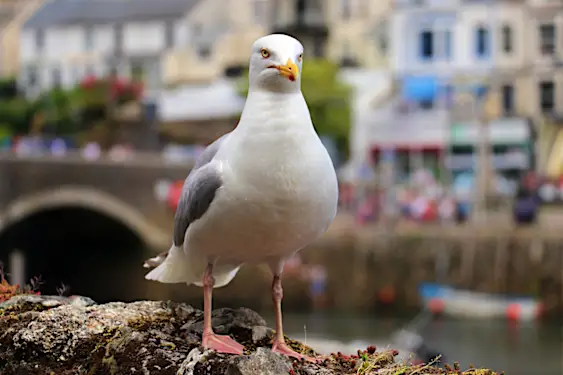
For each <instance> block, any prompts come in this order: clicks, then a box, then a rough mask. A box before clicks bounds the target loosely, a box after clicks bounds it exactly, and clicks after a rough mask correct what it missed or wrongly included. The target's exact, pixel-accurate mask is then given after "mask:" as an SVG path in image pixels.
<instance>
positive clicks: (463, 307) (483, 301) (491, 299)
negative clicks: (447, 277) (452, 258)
mask: <svg viewBox="0 0 563 375" xmlns="http://www.w3.org/2000/svg"><path fill="white" fill-rule="evenodd" d="M418 294H419V296H420V298H421V300H422V302H423V304H424V307H425V308H426V309H428V311H430V312H432V313H433V314H435V315H440V314H444V315H449V316H453V317H459V318H468V319H496V318H504V319H509V320H517V321H532V320H535V319H538V318H540V316H541V314H542V312H543V305H542V303H541V301H540V300H538V299H537V298H534V297H527V296H524V297H515V296H509V295H502V294H493V293H483V292H475V291H471V290H465V289H458V288H455V287H452V286H449V285H444V284H436V283H422V284H420V285H419V288H418Z"/></svg>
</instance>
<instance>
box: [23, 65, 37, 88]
mask: <svg viewBox="0 0 563 375" xmlns="http://www.w3.org/2000/svg"><path fill="white" fill-rule="evenodd" d="M26 70H27V72H26V76H27V79H26V81H27V82H26V83H27V86H28V87H31V88H33V87H35V86H37V84H38V83H39V77H38V73H37V67H35V66H28V67H27V69H26Z"/></svg>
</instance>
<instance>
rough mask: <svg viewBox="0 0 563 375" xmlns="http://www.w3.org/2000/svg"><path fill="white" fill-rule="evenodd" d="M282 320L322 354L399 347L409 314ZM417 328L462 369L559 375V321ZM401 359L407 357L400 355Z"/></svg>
mask: <svg viewBox="0 0 563 375" xmlns="http://www.w3.org/2000/svg"><path fill="white" fill-rule="evenodd" d="M263 316H266V319H267V321H268V323H269V324H270V325H271V326H272V324H273V319H272V317H271V316H270V315H267V313H266V314H263ZM284 320H285V329H286V332H287V334H288V335H289V336H291V337H293V338H296V339H299V340H303V341H306V342H307V343H308V344H309V345H310V346H312V347H313V348H314V349H316V350H317V351H319V352H323V353H328V352H332V351H334V350H340V351H342V352H343V353H345V352H349V353H354V352H355V351H356V350H357V349H365V348H366V347H367V346H368V345H376V346H377V347H378V348H380V349H382V348H385V347H391V348H398V347H397V346H396V344H395V343H394V342H392V338H391V337H392V335H393V333H394V332H396V330H398V329H400V328H402V327H404V326H405V325H406V324H407V323H409V321H410V319H409V318H408V317H404V318H390V317H381V318H378V317H377V316H375V315H374V316H365V315H364V316H356V315H342V314H331V313H316V314H291V313H287V314H285V316H284ZM420 328H421V330H420V333H421V335H422V336H423V337H424V339H425V342H426V343H427V344H428V345H429V346H430V347H431V348H432V349H434V350H436V351H438V352H441V353H442V355H443V356H444V357H445V360H446V362H447V363H450V364H452V363H453V362H454V361H457V362H459V363H460V365H461V366H462V368H467V367H469V366H470V365H471V364H473V365H475V366H476V367H483V368H490V369H493V370H495V371H498V372H501V371H504V373H505V374H506V375H532V374H534V375H536V374H537V375H561V374H563V324H562V323H561V322H550V323H527V324H522V323H511V322H507V321H504V320H496V321H495V320H457V319H450V318H439V319H434V320H432V321H430V322H428V323H427V324H425V325H424V326H423V327H420ZM337 348H340V349H337ZM399 349H400V348H399ZM404 357H408V355H405V353H403V358H404Z"/></svg>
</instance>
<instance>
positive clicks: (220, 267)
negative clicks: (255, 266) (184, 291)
mask: <svg viewBox="0 0 563 375" xmlns="http://www.w3.org/2000/svg"><path fill="white" fill-rule="evenodd" d="M239 269H240V266H232V265H227V264H217V265H216V266H215V268H214V269H213V278H214V279H215V284H214V285H213V288H214V289H216V288H221V287H224V286H225V285H227V284H228V283H230V282H231V281H232V280H233V279H234V278H235V276H236V275H237V272H238V270H239ZM192 284H194V285H197V286H199V287H202V286H203V284H202V283H201V281H199V280H198V281H194V282H192Z"/></svg>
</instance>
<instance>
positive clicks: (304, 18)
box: [269, 0, 391, 68]
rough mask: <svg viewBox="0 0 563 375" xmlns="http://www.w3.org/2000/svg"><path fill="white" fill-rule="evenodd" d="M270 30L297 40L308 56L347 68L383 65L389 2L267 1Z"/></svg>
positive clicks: (332, 0)
mask: <svg viewBox="0 0 563 375" xmlns="http://www.w3.org/2000/svg"><path fill="white" fill-rule="evenodd" d="M269 1H270V2H271V5H270V6H271V9H272V15H271V19H272V21H271V31H272V32H279V33H286V34H290V35H293V36H295V37H297V38H298V39H299V40H301V41H302V42H303V44H304V47H305V50H306V51H307V54H308V56H313V57H327V58H330V59H332V60H333V61H337V62H339V63H341V65H343V66H346V67H356V66H359V67H364V68H381V67H383V66H386V64H387V60H386V54H387V49H388V44H389V43H388V35H387V25H388V19H387V17H388V12H389V9H390V3H391V0H382V1H363V0H269Z"/></svg>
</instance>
